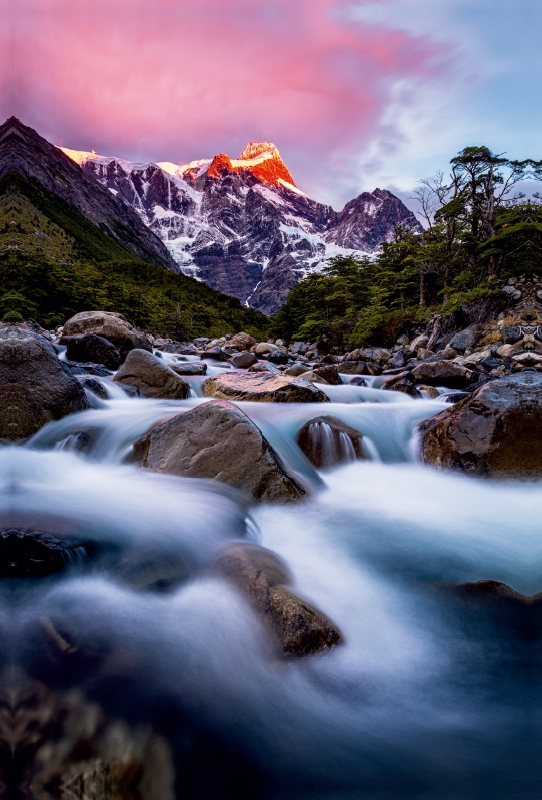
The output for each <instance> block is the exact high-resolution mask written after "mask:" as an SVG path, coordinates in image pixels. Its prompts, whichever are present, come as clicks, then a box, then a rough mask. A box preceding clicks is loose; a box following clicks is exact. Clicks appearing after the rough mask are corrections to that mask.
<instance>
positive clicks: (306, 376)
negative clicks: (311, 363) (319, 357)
mask: <svg viewBox="0 0 542 800" xmlns="http://www.w3.org/2000/svg"><path fill="white" fill-rule="evenodd" d="M303 380H305V381H310V382H311V383H323V384H324V385H329V384H328V382H327V381H326V379H325V378H322V377H321V376H320V375H318V373H316V372H315V371H314V370H312V369H311V370H309V372H304V373H303Z"/></svg>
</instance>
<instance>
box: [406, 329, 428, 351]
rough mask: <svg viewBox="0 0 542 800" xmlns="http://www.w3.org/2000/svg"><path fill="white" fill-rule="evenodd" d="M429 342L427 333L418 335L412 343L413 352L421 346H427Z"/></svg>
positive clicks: (411, 349)
mask: <svg viewBox="0 0 542 800" xmlns="http://www.w3.org/2000/svg"><path fill="white" fill-rule="evenodd" d="M428 342H429V336H426V335H425V333H422V334H421V335H420V336H416V338H415V339H413V340H412V342H411V343H410V351H411V353H416V352H417V351H418V350H419V349H420V348H421V347H427V344H428Z"/></svg>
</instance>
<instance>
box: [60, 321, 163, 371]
mask: <svg viewBox="0 0 542 800" xmlns="http://www.w3.org/2000/svg"><path fill="white" fill-rule="evenodd" d="M87 333H94V334H96V335H97V336H101V337H103V338H104V339H107V341H108V342H111V344H112V345H114V346H115V347H116V348H117V350H118V351H119V353H120V354H121V357H122V358H123V359H124V358H126V356H127V355H128V353H129V352H130V350H135V349H136V348H137V349H138V350H148V351H149V352H151V351H152V347H151V345H150V342H149V341H148V340H147V339H146V338H145V336H142V335H141V334H140V333H139V331H137V330H136V329H135V328H134V326H133V325H131V324H130V323H129V322H128V320H127V319H126V317H124V316H123V315H122V314H117V313H114V312H113V311H81V312H80V313H79V314H75V315H74V316H73V317H70V319H69V320H68V321H67V322H65V323H64V331H63V337H67V336H76V335H78V334H87Z"/></svg>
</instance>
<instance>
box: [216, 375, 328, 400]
mask: <svg viewBox="0 0 542 800" xmlns="http://www.w3.org/2000/svg"><path fill="white" fill-rule="evenodd" d="M202 391H203V394H204V395H205V396H206V397H216V398H220V399H222V400H246V401H253V402H254V401H256V402H261V403H325V402H329V398H328V396H327V395H325V394H324V392H323V391H322V390H321V389H318V388H317V387H316V386H314V385H313V384H311V383H309V381H305V380H303V379H302V378H290V377H289V376H288V377H286V376H284V375H281V374H280V373H272V372H257V373H245V372H232V373H230V374H228V373H226V374H224V373H223V374H220V375H213V376H212V377H211V378H207V380H206V381H204V382H203V384H202Z"/></svg>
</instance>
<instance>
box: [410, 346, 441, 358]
mask: <svg viewBox="0 0 542 800" xmlns="http://www.w3.org/2000/svg"><path fill="white" fill-rule="evenodd" d="M416 356H417V357H418V358H419V359H420V361H426V359H428V358H431V357H432V356H436V353H435V351H434V350H426V349H425V347H420V349H419V350H418V352H417V353H416ZM440 360H442V359H440Z"/></svg>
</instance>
